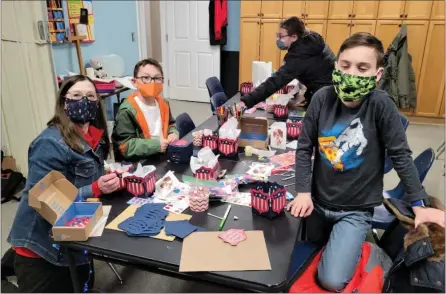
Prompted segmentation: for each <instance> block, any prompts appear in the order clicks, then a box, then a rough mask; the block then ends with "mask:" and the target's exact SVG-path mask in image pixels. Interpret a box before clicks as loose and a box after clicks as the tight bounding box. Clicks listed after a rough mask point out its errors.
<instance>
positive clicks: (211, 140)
mask: <svg viewBox="0 0 446 294" xmlns="http://www.w3.org/2000/svg"><path fill="white" fill-rule="evenodd" d="M217 141H218V137H217V136H215V135H213V136H203V147H209V148H211V150H215V149H217V147H218V143H217Z"/></svg>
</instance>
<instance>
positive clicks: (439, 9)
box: [431, 1, 444, 20]
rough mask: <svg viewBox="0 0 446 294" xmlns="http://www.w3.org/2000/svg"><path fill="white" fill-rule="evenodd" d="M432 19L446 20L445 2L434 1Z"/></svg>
mask: <svg viewBox="0 0 446 294" xmlns="http://www.w3.org/2000/svg"><path fill="white" fill-rule="evenodd" d="M431 19H435V20H444V1H434V3H433V4H432V13H431Z"/></svg>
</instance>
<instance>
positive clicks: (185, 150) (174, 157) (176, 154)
mask: <svg viewBox="0 0 446 294" xmlns="http://www.w3.org/2000/svg"><path fill="white" fill-rule="evenodd" d="M193 151H194V148H193V146H192V143H191V142H189V141H186V140H177V141H174V142H173V143H171V144H170V145H169V146H168V147H167V156H168V157H169V161H170V162H172V163H175V164H181V163H183V164H184V163H188V162H189V158H191V156H192V153H193Z"/></svg>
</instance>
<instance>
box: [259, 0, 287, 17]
mask: <svg viewBox="0 0 446 294" xmlns="http://www.w3.org/2000/svg"><path fill="white" fill-rule="evenodd" d="M282 5H283V2H282V1H272V0H269V1H262V8H261V9H260V13H261V17H265V18H282V9H283V6H282Z"/></svg>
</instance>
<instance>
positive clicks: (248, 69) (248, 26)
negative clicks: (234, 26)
mask: <svg viewBox="0 0 446 294" xmlns="http://www.w3.org/2000/svg"><path fill="white" fill-rule="evenodd" d="M246 2H248V1H246ZM259 40H260V19H259V18H257V19H255V18H242V19H240V61H239V66H240V68H239V76H240V77H239V81H240V83H242V82H249V81H251V80H252V62H253V61H254V60H259V46H260V45H259V44H260V43H259Z"/></svg>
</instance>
